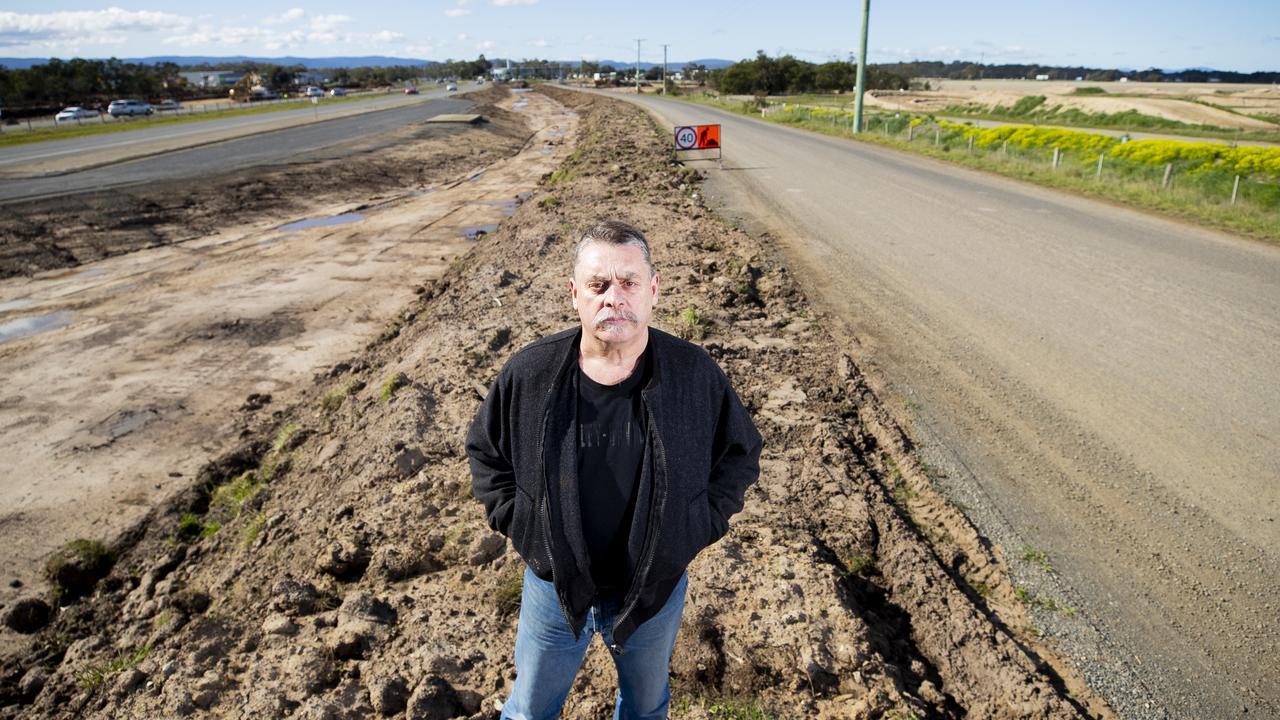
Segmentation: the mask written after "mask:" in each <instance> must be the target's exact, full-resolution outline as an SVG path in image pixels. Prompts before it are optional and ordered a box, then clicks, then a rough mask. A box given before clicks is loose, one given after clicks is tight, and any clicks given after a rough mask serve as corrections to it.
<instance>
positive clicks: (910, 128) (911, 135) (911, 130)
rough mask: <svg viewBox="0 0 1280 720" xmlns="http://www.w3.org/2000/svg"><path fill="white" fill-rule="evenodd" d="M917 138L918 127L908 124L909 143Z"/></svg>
mask: <svg viewBox="0 0 1280 720" xmlns="http://www.w3.org/2000/svg"><path fill="white" fill-rule="evenodd" d="M915 137H916V126H915V125H912V124H910V123H908V124H907V142H911V141H912V140H914V139H915Z"/></svg>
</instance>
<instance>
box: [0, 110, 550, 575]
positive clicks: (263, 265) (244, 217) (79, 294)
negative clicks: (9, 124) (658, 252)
mask: <svg viewBox="0 0 1280 720" xmlns="http://www.w3.org/2000/svg"><path fill="white" fill-rule="evenodd" d="M516 102H519V104H520V106H519V108H518V109H513V108H512V105H513V103H516ZM477 112H478V113H479V114H482V115H483V116H484V117H485V119H486V120H487V122H485V123H483V124H477V125H467V124H462V125H457V124H455V125H427V126H421V125H419V126H409V127H408V128H406V129H403V130H397V131H394V132H393V133H392V137H391V138H390V139H388V138H385V137H384V138H379V139H378V143H377V145H378V146H377V147H373V148H370V147H367V146H366V145H367V143H369V142H371V141H372V138H364V139H356V140H354V141H352V142H349V143H344V144H343V145H342V146H333V145H330V146H327V147H326V148H325V149H324V150H323V156H325V157H327V158H328V159H325V157H318V158H306V159H304V160H302V161H299V162H297V163H294V164H290V165H285V166H281V167H273V168H271V169H269V170H263V169H254V170H252V171H248V172H244V173H232V174H223V175H221V176H215V177H214V178H211V179H198V180H190V179H188V180H185V181H183V182H181V183H180V184H176V185H166V186H158V187H157V186H154V185H152V186H147V187H145V188H143V189H141V190H138V191H136V194H131V193H126V192H112V193H100V194H98V195H95V196H94V197H92V198H84V197H83V196H81V197H75V198H72V199H66V198H63V199H57V200H51V201H44V202H42V203H40V204H39V205H38V207H34V208H33V207H32V206H30V205H28V206H24V207H14V206H8V208H7V209H8V211H9V214H8V216H7V217H6V218H5V220H7V221H8V222H7V224H6V223H5V221H0V224H6V229H7V230H8V229H12V228H13V227H14V226H15V225H21V224H22V223H23V222H26V223H28V224H29V225H28V226H30V224H35V225H36V226H39V225H41V224H43V223H44V222H47V223H56V224H58V225H59V226H60V227H59V231H58V232H49V231H47V230H41V231H40V232H42V233H43V234H42V236H41V237H42V240H40V241H39V244H41V245H43V246H44V248H42V249H39V250H36V251H34V255H33V254H32V253H31V252H20V253H18V254H17V255H11V256H10V258H11V260H12V262H11V264H10V265H9V266H7V268H6V270H7V272H6V274H9V275H16V277H10V278H8V279H7V280H4V281H2V282H0V368H2V369H0V375H3V376H4V377H5V379H6V381H5V386H4V389H3V391H0V466H4V467H7V468H12V469H13V471H12V472H6V473H4V476H3V481H2V482H0V507H3V508H4V511H3V513H0V535H3V537H4V538H5V542H4V543H3V550H0V568H2V570H0V572H3V574H4V577H5V578H6V583H9V582H12V581H15V580H16V581H19V582H21V583H22V584H23V585H24V586H28V587H29V586H35V585H37V584H38V583H39V582H40V581H39V579H38V573H37V570H38V567H39V565H40V562H41V561H42V559H43V558H44V557H46V556H47V555H48V554H49V553H50V552H52V551H53V550H54V549H56V548H57V547H59V546H60V545H62V544H63V543H65V542H66V541H68V540H70V539H72V538H74V537H81V536H85V537H89V536H92V537H96V538H110V537H114V536H116V535H117V534H119V533H120V532H121V531H123V530H124V529H126V528H128V527H129V526H130V525H131V524H133V523H136V522H138V521H139V520H140V519H142V518H143V517H144V516H145V515H146V514H147V512H148V511H149V510H150V509H151V508H152V507H153V506H154V505H155V504H156V503H157V501H158V500H159V499H161V498H164V497H166V496H167V495H169V494H172V493H173V492H174V489H175V488H177V487H182V486H185V485H187V484H189V483H190V482H192V480H193V478H194V477H195V475H196V472H197V471H198V470H199V468H200V466H201V465H202V464H204V463H205V462H207V459H208V458H209V457H210V456H211V455H216V454H218V453H219V452H220V451H221V450H223V449H225V447H227V446H228V444H231V443H234V442H235V441H236V437H237V428H238V427H239V426H240V424H241V423H242V413H243V412H244V411H243V410H242V405H244V404H245V403H246V398H250V397H252V398H256V399H253V400H249V401H248V402H249V404H250V406H252V405H253V404H254V403H271V407H276V406H279V405H281V404H287V403H288V401H289V399H290V398H291V397H292V395H293V394H294V393H295V392H296V390H295V388H296V386H298V385H299V384H300V383H305V382H306V381H308V380H310V378H311V376H312V374H313V373H315V372H317V371H320V370H322V369H327V368H328V367H330V366H331V365H333V364H334V363H336V362H338V361H339V360H341V359H343V358H345V357H347V356H349V355H350V354H351V353H353V352H354V351H355V350H356V349H358V348H359V347H361V346H362V345H363V344H364V343H366V342H368V341H369V340H370V339H372V338H376V337H377V336H378V335H379V334H380V333H381V332H382V331H383V330H384V329H385V328H387V327H389V326H392V325H394V324H395V323H396V322H397V313H398V311H399V310H400V309H401V308H402V307H403V306H404V305H406V304H407V303H408V302H409V301H410V300H411V299H413V297H414V289H415V288H420V287H421V286H422V285H423V283H426V282H430V281H432V280H433V279H436V278H438V277H439V276H440V275H441V273H442V272H443V271H444V270H445V268H447V267H448V265H449V263H450V262H451V261H452V260H453V259H454V258H455V257H456V256H457V255H458V254H460V253H461V252H464V251H465V250H466V249H467V248H468V247H470V246H471V245H472V244H474V242H475V241H476V240H477V238H479V237H481V236H483V234H484V233H486V232H492V230H493V229H494V228H495V227H496V225H497V223H499V222H500V221H501V220H502V219H503V218H504V217H506V216H508V215H510V214H511V213H512V212H513V211H514V209H515V208H516V206H517V205H518V204H519V202H520V198H521V194H522V193H527V192H528V191H530V190H532V189H533V188H534V186H535V185H536V183H537V181H538V179H539V178H540V177H541V176H542V175H543V174H545V173H547V172H550V171H551V170H552V169H554V168H555V166H556V165H557V164H558V163H559V162H560V161H561V160H562V159H563V155H564V147H565V146H564V138H565V137H566V135H567V134H568V133H571V132H572V130H573V128H574V125H575V117H574V116H572V115H566V114H564V113H563V112H562V111H561V110H560V109H559V108H558V107H557V106H556V105H555V104H554V103H551V102H550V101H549V100H547V99H545V98H543V97H542V96H531V95H528V96H523V97H519V98H512V97H506V98H504V99H503V100H502V102H501V103H499V104H497V105H484V104H482V105H481V107H480V108H478V110H477ZM246 186H248V187H247V188H246ZM148 208H150V209H148ZM20 213H21V214H22V216H21V219H20V220H19V219H15V218H18V217H19V215H20ZM148 215H150V216H152V217H153V218H155V222H154V223H153V224H150V225H146V226H145V227H143V226H140V225H139V220H140V218H145V217H147V216H148ZM36 216H38V217H39V218H44V219H43V220H39V219H35V220H33V219H32V218H33V217H36ZM112 222H115V223H117V225H116V226H115V227H110V224H111V223H112ZM166 233H171V234H166ZM22 237H23V236H21V235H19V236H16V237H15V236H14V235H10V236H8V237H7V238H6V240H7V243H6V245H7V248H9V249H15V252H16V250H20V249H22V248H23V247H24V246H25V247H27V248H29V247H30V245H31V243H24V242H23V241H22ZM63 237H66V238H84V240H85V243H87V244H89V245H91V246H92V249H91V250H88V251H85V250H84V248H83V246H81V245H77V244H74V243H66V244H63V245H61V246H59V247H58V249H57V250H56V251H49V249H50V248H51V247H52V246H54V245H55V244H56V243H58V242H59V238H63ZM67 256H72V258H73V259H74V262H75V263H76V264H75V265H74V266H72V267H64V268H58V267H56V266H57V265H58V264H59V261H60V259H64V258H67ZM19 257H20V258H22V259H25V260H26V262H20V261H19V260H18V259H16V258H19ZM32 257H35V258H36V259H35V260H31V258H32ZM63 262H65V260H63ZM42 264H44V265H54V266H55V267H54V268H52V269H49V270H40V271H38V272H35V273H34V274H30V275H27V276H22V275H20V273H22V272H24V271H30V270H31V269H32V268H35V269H37V270H39V268H40V267H41V265H42ZM268 398H269V399H268ZM4 592H5V593H7V594H12V593H14V592H15V589H14V588H12V587H8V588H6V589H5V591H4Z"/></svg>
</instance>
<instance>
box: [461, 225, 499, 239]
mask: <svg viewBox="0 0 1280 720" xmlns="http://www.w3.org/2000/svg"><path fill="white" fill-rule="evenodd" d="M497 229H498V223H490V224H488V225H477V226H475V227H469V228H463V229H462V237H464V238H466V239H468V240H479V239H480V238H482V237H484V236H485V235H488V234H489V233H491V232H493V231H495V230H497Z"/></svg>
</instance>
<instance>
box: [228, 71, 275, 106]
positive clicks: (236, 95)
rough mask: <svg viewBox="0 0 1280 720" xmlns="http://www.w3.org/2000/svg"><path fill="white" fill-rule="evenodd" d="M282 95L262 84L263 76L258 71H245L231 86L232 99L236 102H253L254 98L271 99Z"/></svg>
mask: <svg viewBox="0 0 1280 720" xmlns="http://www.w3.org/2000/svg"><path fill="white" fill-rule="evenodd" d="M277 97H280V96H279V95H276V94H275V93H273V92H271V91H270V90H268V89H267V88H266V86H265V85H263V84H262V76H261V75H259V74H258V73H256V72H249V73H245V74H244V77H242V78H240V79H239V80H237V81H236V84H235V85H234V86H232V88H231V99H232V100H234V101H236V102H245V103H247V102H253V101H254V100H271V99H273V98H277Z"/></svg>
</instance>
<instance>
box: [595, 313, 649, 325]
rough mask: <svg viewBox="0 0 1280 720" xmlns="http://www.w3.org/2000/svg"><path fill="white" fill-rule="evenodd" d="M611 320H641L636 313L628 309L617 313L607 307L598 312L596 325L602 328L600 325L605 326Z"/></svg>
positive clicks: (630, 321) (631, 321) (632, 321)
mask: <svg viewBox="0 0 1280 720" xmlns="http://www.w3.org/2000/svg"><path fill="white" fill-rule="evenodd" d="M610 320H626V321H627V322H629V323H635V322H638V321H639V318H638V317H636V315H635V313H632V312H627V311H626V310H623V311H622V312H620V313H617V314H615V313H614V312H613V311H611V310H609V309H607V308H606V309H604V310H601V311H600V312H598V313H596V319H595V320H594V325H595V326H596V328H600V327H603V326H604V325H605V324H607V323H608V322H609V321H610Z"/></svg>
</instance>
